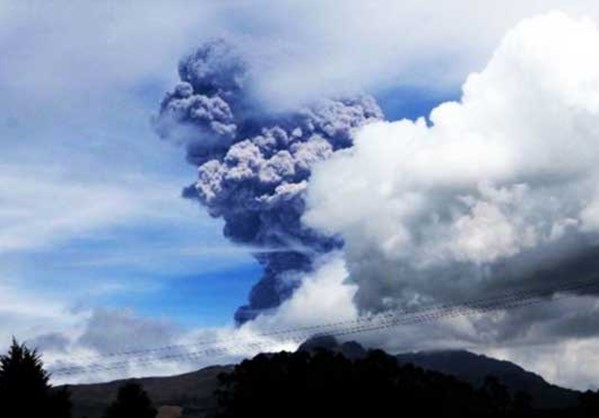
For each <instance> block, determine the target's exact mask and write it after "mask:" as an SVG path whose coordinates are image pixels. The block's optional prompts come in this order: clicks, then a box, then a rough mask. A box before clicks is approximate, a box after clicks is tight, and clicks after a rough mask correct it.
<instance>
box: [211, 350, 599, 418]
mask: <svg viewBox="0 0 599 418" xmlns="http://www.w3.org/2000/svg"><path fill="white" fill-rule="evenodd" d="M219 379H220V389H219V390H218V391H217V392H216V396H217V397H218V402H219V411H218V413H217V417H218V418H240V417H244V418H247V417H261V418H280V417H286V418H308V417H309V418H320V417H327V418H331V417H343V418H353V417H360V418H364V417H373V418H386V417H389V418H391V417H394V418H397V417H417V416H430V417H435V418H454V417H455V418H458V417H459V418H470V417H472V418H504V417H543V418H544V417H585V418H586V417H598V416H599V395H598V394H597V393H595V392H587V393H585V394H584V395H582V396H581V399H580V403H579V405H578V406H577V407H576V408H571V409H568V410H535V409H533V408H532V406H531V397H530V396H529V395H528V394H526V393H524V392H518V393H515V394H510V392H509V390H508V388H507V387H506V386H504V385H502V384H501V382H499V381H498V380H497V379H496V378H493V377H488V378H487V379H486V380H485V382H484V384H483V385H482V386H481V387H479V388H475V387H473V386H471V385H470V384H468V383H464V382H461V381H459V380H457V379H455V378H453V377H451V376H447V375H443V374H440V373H437V372H432V371H426V370H423V369H421V368H418V367H415V366H413V365H411V364H408V365H401V364H399V363H398V361H397V360H396V359H395V358H394V357H392V356H390V355H388V354H386V353H385V352H383V351H380V350H372V351H369V352H368V354H367V355H366V356H365V357H363V358H360V359H356V360H350V359H348V358H346V357H345V356H343V355H342V354H339V353H334V352H332V351H327V350H323V349H319V350H316V352H315V353H309V352H305V351H300V352H296V353H279V354H261V355H258V356H257V357H255V358H253V359H252V360H246V361H244V362H242V363H241V364H240V365H238V366H236V367H235V369H234V371H233V372H232V373H229V374H223V375H221V376H220V377H219Z"/></svg>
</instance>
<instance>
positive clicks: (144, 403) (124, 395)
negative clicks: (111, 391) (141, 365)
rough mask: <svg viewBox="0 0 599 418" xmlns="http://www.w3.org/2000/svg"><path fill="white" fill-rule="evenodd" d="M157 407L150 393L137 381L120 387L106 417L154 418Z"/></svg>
mask: <svg viewBox="0 0 599 418" xmlns="http://www.w3.org/2000/svg"><path fill="white" fill-rule="evenodd" d="M155 416H156V409H154V407H153V406H152V402H151V401H150V398H149V397H148V394H147V393H146V391H145V390H143V388H142V387H141V385H140V384H138V383H135V382H129V383H125V384H124V385H123V386H121V387H120V388H119V392H118V394H117V398H116V400H115V401H114V402H113V403H112V404H111V405H110V406H109V407H108V408H107V409H106V413H105V414H104V418H154V417H155Z"/></svg>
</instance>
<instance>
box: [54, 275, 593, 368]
mask: <svg viewBox="0 0 599 418" xmlns="http://www.w3.org/2000/svg"><path fill="white" fill-rule="evenodd" d="M597 287H599V282H598V281H597V279H596V278H592V279H586V280H578V281H564V282H563V283H561V284H558V285H555V286H543V287H536V288H529V289H525V290H518V289H515V290H512V291H509V292H505V293H503V294H502V295H499V296H496V297H493V298H485V299H478V300H470V301H466V302H461V303H453V304H440V305H435V306H431V307H427V308H424V309H420V310H416V311H412V312H406V311H390V312H385V313H383V314H379V315H372V316H366V317H361V318H358V319H355V320H348V321H338V322H332V323H324V324H319V325H314V326H307V327H295V328H289V329H275V330H271V331H265V332H262V333H257V334H256V337H258V338H268V337H284V339H285V340H286V342H301V341H304V340H305V339H306V338H309V337H311V336H313V335H314V334H326V335H332V336H343V335H352V334H357V333H364V332H372V331H377V330H382V329H388V328H393V327H397V326H400V325H408V324H418V323H423V322H430V321H437V320H441V319H445V318H451V317H456V316H467V315H472V314H477V313H485V312H490V311H496V310H506V309H514V308H518V307H523V306H527V305H533V304H538V303H542V302H545V301H548V300H558V299H564V298H568V297H572V293H575V292H579V291H582V290H587V291H589V290H591V289H593V288H597ZM561 292H568V293H565V294H561V295H559V293H561ZM549 297H552V299H549ZM197 347H200V349H198V350H193V348H197ZM201 347H205V348H201ZM268 347H270V348H271V349H272V347H273V343H272V342H269V341H264V342H254V343H250V344H247V343H246V344H243V343H240V342H239V338H238V337H237V336H233V337H230V338H226V339H221V340H205V341H198V342H195V343H192V344H179V345H171V346H165V347H158V348H146V349H137V350H129V351H123V352H117V353H110V354H107V355H104V356H98V357H96V358H88V359H91V360H95V362H94V363H91V364H88V365H83V366H68V367H61V368H56V369H54V370H52V374H53V375H55V376H64V375H77V374H81V373H89V372H101V371H113V370H119V369H125V368H128V367H130V366H131V364H132V363H134V364H135V365H136V366H139V365H146V364H152V363H155V362H157V361H169V360H197V359H198V358H205V357H211V356H212V357H216V356H218V355H222V354H230V353H231V352H234V351H235V350H236V349H239V348H244V349H245V350H246V351H247V350H250V349H252V350H254V351H258V350H265V349H268ZM185 350H187V351H185ZM169 351H170V352H169ZM173 351H174V352H173ZM177 351H179V352H177ZM119 357H125V358H127V360H125V361H110V360H112V359H117V358H119ZM105 360H108V362H106V361H105Z"/></svg>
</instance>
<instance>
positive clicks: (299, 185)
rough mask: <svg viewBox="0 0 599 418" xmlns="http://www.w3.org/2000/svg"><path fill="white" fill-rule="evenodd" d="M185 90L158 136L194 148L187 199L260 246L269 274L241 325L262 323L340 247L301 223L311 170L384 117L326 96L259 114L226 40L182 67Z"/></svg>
mask: <svg viewBox="0 0 599 418" xmlns="http://www.w3.org/2000/svg"><path fill="white" fill-rule="evenodd" d="M179 75H180V78H181V82H180V83H179V84H178V85H177V86H175V88H174V89H173V90H172V91H171V92H169V93H168V94H167V95H166V97H165V98H164V100H163V102H162V104H161V106H160V112H159V115H158V116H157V117H156V118H155V120H154V126H155V129H156V131H157V132H158V134H159V135H160V136H161V137H162V138H165V139H168V140H171V141H174V142H176V143H181V144H185V146H186V147H187V160H188V161H189V163H191V164H193V165H194V166H197V168H198V179H197V181H196V182H195V183H194V184H192V185H191V186H189V187H187V188H186V189H185V191H184V195H185V196H186V197H188V198H193V199H197V200H198V201H199V202H200V203H201V204H202V205H204V206H205V207H206V208H207V210H208V211H209V213H210V215H211V216H213V217H216V218H222V219H223V220H224V222H225V226H224V234H225V236H226V237H228V238H229V239H231V240H232V241H233V242H236V243H241V244H247V245H251V246H255V247H257V248H258V249H260V248H262V249H264V251H257V252H256V255H255V257H256V259H257V260H258V261H259V262H260V263H261V264H262V265H263V266H264V275H263V276H262V278H261V279H260V281H259V282H258V283H257V284H256V285H255V286H254V288H253V289H252V291H251V294H250V296H249V303H248V305H247V306H243V307H241V308H240V309H239V310H238V311H237V313H236V315H235V317H236V320H237V321H238V322H245V321H247V320H248V319H252V318H254V317H255V316H256V315H257V313H259V312H260V311H262V310H265V309H270V308H274V307H277V306H279V305H280V304H281V302H282V301H284V300H286V299H287V298H289V297H290V295H291V294H292V293H293V291H294V290H295V289H296V288H297V286H298V285H299V283H300V282H301V277H302V275H303V274H305V273H307V272H310V271H311V270H312V269H313V265H314V261H315V260H316V259H317V258H318V256H320V255H323V254H326V253H328V252H330V251H332V250H334V249H337V248H339V247H340V245H341V241H340V240H339V239H338V238H336V237H334V236H333V235H327V234H323V233H321V232H318V231H316V230H315V229H312V228H309V227H306V226H305V225H303V224H302V222H301V217H302V215H303V213H304V211H305V191H306V188H307V186H308V183H309V181H310V177H311V171H312V166H313V165H314V164H315V163H317V162H319V161H323V160H326V159H328V158H330V157H331V156H332V155H334V154H335V153H337V152H339V151H340V150H343V149H346V148H348V147H351V145H352V142H353V140H352V134H353V131H354V130H355V129H356V128H359V127H361V126H364V125H366V124H368V123H370V122H373V121H376V120H380V119H382V118H383V115H382V111H381V110H380V108H379V106H378V105H377V103H376V102H375V100H374V99H373V98H372V97H370V96H356V97H350V98H342V99H330V98H323V99H320V100H317V101H314V102H313V103H311V104H310V105H306V106H303V107H301V108H299V109H297V110H296V111H285V112H282V113H276V112H272V111H271V110H266V109H264V108H262V107H261V106H260V103H259V101H258V100H257V98H256V97H255V94H254V92H253V90H252V78H251V72H250V71H249V70H248V67H247V65H246V64H245V63H244V61H243V60H242V59H241V58H240V55H239V54H238V53H237V51H235V49H234V48H232V47H231V46H230V45H228V44H227V43H226V42H224V41H222V40H216V41H211V42H208V43H206V44H205V45H203V46H201V47H200V48H199V49H197V50H196V51H195V52H194V53H192V54H191V55H189V56H187V57H186V58H184V59H183V60H181V62H180V65H179Z"/></svg>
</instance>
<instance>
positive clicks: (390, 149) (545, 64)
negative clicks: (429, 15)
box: [304, 13, 599, 311]
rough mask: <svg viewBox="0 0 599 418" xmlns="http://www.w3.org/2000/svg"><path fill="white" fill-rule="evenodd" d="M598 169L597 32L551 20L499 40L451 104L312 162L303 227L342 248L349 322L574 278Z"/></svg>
mask: <svg viewBox="0 0 599 418" xmlns="http://www.w3.org/2000/svg"><path fill="white" fill-rule="evenodd" d="M598 156H599V31H598V30H597V28H596V26H595V25H594V24H593V23H592V22H590V21H587V20H580V21H579V20H573V19H570V18H568V17H567V16H565V15H563V14H560V13H553V14H550V15H547V16H543V17H539V18H535V19H530V20H527V21H524V22H523V23H521V24H520V25H518V26H517V27H516V28H515V29H514V30H512V31H511V32H509V33H508V34H507V36H506V37H505V38H504V40H503V41H502V43H501V45H500V46H499V48H498V49H497V50H496V51H495V53H494V55H493V57H492V59H491V60H490V62H489V63H488V65H487V66H486V68H484V69H483V70H482V71H481V72H480V73H477V74H472V75H471V76H470V77H469V78H468V80H467V81H466V83H465V84H464V86H463V96H462V99H461V100H460V102H451V103H445V104H442V105H441V106H439V107H437V108H436V109H435V110H434V111H433V112H432V114H431V115H430V120H428V121H427V120H424V119H420V120H417V121H415V122H413V121H408V120H402V121H397V122H383V121H381V122H376V123H373V124H369V125H368V126H365V127H363V128H362V129H361V130H360V131H359V132H358V133H357V134H356V139H355V143H354V146H353V147H352V148H351V150H343V151H341V152H338V153H336V154H335V155H334V156H333V157H332V158H330V159H329V160H327V161H325V162H322V163H319V164H318V165H317V167H315V169H314V171H313V174H312V180H311V182H310V187H309V192H308V199H307V202H308V207H309V208H308V210H307V212H306V215H305V216H304V220H305V222H306V223H307V225H309V226H311V227H313V228H316V229H319V230H321V231H324V232H325V233H328V234H332V235H333V234H334V235H340V236H341V237H342V238H343V239H344V241H345V246H344V250H343V251H344V254H345V258H346V261H347V267H348V269H349V274H350V281H351V282H354V283H356V284H357V285H358V292H357V294H356V299H355V300H356V302H357V304H358V307H359V308H361V309H362V310H369V311H378V310H384V309H388V308H391V307H397V306H401V307H406V306H408V307H409V306H413V305H419V304H422V303H429V302H438V301H447V300H449V301H456V300H464V299H468V298H474V297H481V295H482V294H483V293H484V292H488V291H489V289H491V288H493V287H506V286H507V284H508V282H510V281H512V282H519V283H520V284H522V283H524V284H526V283H529V284H530V282H531V281H539V280H541V281H546V280H550V279H559V280H562V279H577V278H579V277H581V276H587V277H588V276H589V275H590V274H593V275H595V274H596V271H597V268H598V263H597V261H596V260H597V256H596V250H593V248H594V246H595V245H596V244H597V232H599V165H598V164H597V158H598ZM572 257H573V258H572ZM564 260H574V261H569V262H568V264H561V265H560V266H558V264H560V263H562V262H563V261H564ZM512 284H514V283H512ZM536 284H538V283H536Z"/></svg>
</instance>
